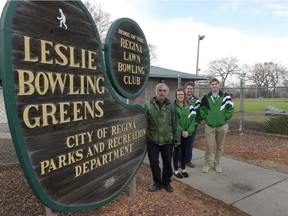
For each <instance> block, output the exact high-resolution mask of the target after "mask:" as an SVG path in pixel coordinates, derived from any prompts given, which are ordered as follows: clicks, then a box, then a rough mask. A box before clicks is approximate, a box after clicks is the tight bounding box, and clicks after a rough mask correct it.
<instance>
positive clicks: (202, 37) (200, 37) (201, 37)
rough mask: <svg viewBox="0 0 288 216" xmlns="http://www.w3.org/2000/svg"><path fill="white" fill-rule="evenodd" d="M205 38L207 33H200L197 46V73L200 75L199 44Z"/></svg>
mask: <svg viewBox="0 0 288 216" xmlns="http://www.w3.org/2000/svg"><path fill="white" fill-rule="evenodd" d="M204 38H205V35H198V48H197V61H196V75H197V76H198V72H199V68H198V62H199V45H200V40H203V39H204Z"/></svg>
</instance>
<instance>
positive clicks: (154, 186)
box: [148, 184, 162, 192]
mask: <svg viewBox="0 0 288 216" xmlns="http://www.w3.org/2000/svg"><path fill="white" fill-rule="evenodd" d="M161 189H162V186H157V185H155V184H153V185H152V186H150V187H149V189H148V191H150V192H156V191H158V190H161Z"/></svg>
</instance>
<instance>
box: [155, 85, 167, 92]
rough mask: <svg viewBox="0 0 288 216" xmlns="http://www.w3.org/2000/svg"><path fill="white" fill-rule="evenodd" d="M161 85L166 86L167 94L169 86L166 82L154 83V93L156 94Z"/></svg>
mask: <svg viewBox="0 0 288 216" xmlns="http://www.w3.org/2000/svg"><path fill="white" fill-rule="evenodd" d="M162 86H165V87H166V88H167V94H168V93H169V87H168V86H167V84H166V83H158V84H157V85H156V88H155V93H156V94H157V92H158V90H159V88H160V87H162Z"/></svg>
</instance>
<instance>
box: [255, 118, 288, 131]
mask: <svg viewBox="0 0 288 216" xmlns="http://www.w3.org/2000/svg"><path fill="white" fill-rule="evenodd" d="M260 127H261V130H263V131H264V132H265V133H272V134H282V135H288V115H277V116H271V117H270V118H269V119H267V120H266V121H265V122H263V123H261V124H260Z"/></svg>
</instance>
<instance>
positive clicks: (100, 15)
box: [83, 0, 158, 64]
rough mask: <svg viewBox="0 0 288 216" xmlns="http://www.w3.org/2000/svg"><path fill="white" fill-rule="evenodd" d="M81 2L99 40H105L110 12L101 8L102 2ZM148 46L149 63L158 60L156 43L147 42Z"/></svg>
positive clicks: (85, 0)
mask: <svg viewBox="0 0 288 216" xmlns="http://www.w3.org/2000/svg"><path fill="white" fill-rule="evenodd" d="M92 2H93V3H92ZM83 3H84V5H85V6H86V8H87V10H88V11H89V13H90V14H91V16H92V17H93V19H94V21H95V24H96V27H97V29H98V32H99V35H100V39H101V42H102V44H103V43H104V42H105V38H106V35H107V32H108V30H109V28H110V26H111V24H112V22H113V21H111V14H110V13H107V12H105V11H104V10H103V6H102V4H101V3H97V2H96V1H91V0H84V1H83ZM148 47H149V53H150V63H151V64H152V63H156V62H157V61H158V59H157V47H156V45H153V44H148Z"/></svg>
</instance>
